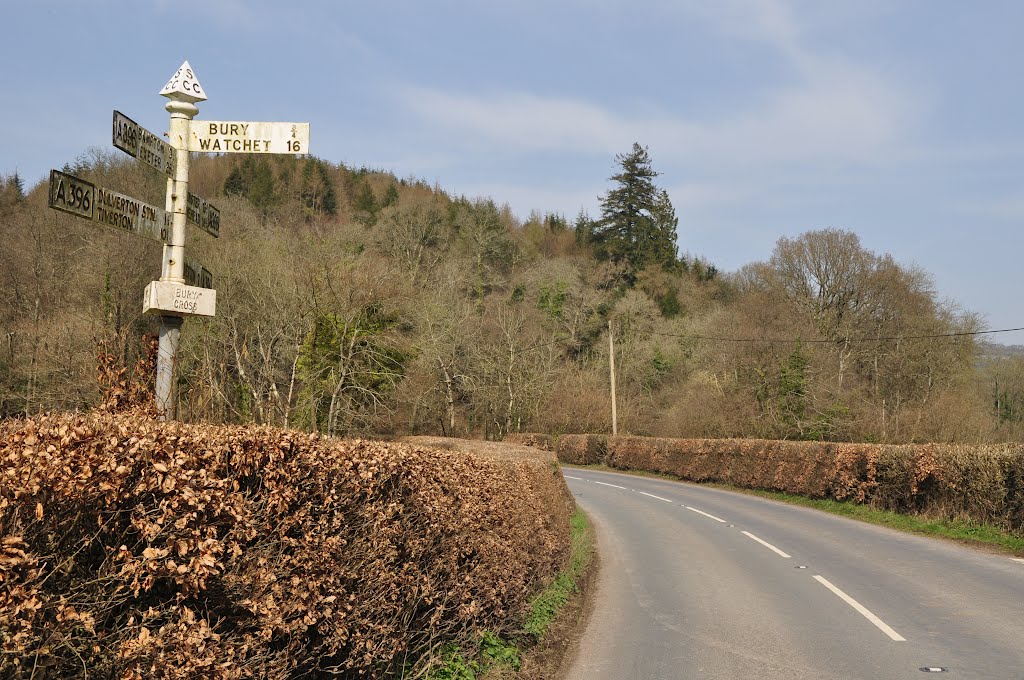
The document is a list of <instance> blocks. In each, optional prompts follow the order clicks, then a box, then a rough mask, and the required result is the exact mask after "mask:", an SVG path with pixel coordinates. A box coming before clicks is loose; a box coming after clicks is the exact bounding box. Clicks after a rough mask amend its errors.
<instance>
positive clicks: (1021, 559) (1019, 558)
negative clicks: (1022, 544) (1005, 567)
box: [1010, 557, 1024, 564]
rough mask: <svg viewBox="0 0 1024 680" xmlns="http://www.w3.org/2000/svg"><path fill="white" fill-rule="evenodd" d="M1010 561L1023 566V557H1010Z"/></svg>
mask: <svg viewBox="0 0 1024 680" xmlns="http://www.w3.org/2000/svg"><path fill="white" fill-rule="evenodd" d="M1010 559H1011V560H1013V561H1014V562H1020V563H1022V564H1024V557H1011V558H1010Z"/></svg>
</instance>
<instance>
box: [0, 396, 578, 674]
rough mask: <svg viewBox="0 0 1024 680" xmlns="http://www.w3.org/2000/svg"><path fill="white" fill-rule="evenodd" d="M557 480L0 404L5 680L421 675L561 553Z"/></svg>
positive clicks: (435, 455) (545, 578)
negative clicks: (4, 409)
mask: <svg viewBox="0 0 1024 680" xmlns="http://www.w3.org/2000/svg"><path fill="white" fill-rule="evenodd" d="M561 484H562V482H561V480H560V477H558V478H557V479H556V478H555V475H554V474H553V472H552V470H551V468H550V465H549V464H548V462H547V461H542V460H539V459H531V458H529V457H522V458H517V457H514V456H507V457H505V458H502V459H494V458H487V457H484V456H481V455H474V454H470V453H466V452H463V451H440V450H437V449H431V448H427V447H423V446H416V445H410V444H403V443H382V442H370V441H339V440H333V439H326V438H322V437H318V436H316V435H305V434H300V433H297V432H293V431H283V430H277V429H272V428H268V427H227V426H218V427H215V426H199V425H183V424H165V423H158V422H156V421H153V420H152V419H150V418H148V417H146V416H145V415H140V414H134V415H133V414H112V413H106V414H104V413H96V414H88V415H72V414H63V415H45V416H39V417H35V418H31V419H27V420H20V421H11V422H6V423H2V424H0V646H2V648H0V677H18V676H19V675H24V677H29V676H30V675H32V673H35V675H34V676H33V677H42V675H43V670H42V669H45V673H46V677H60V678H65V677H85V676H86V675H88V676H89V677H101V678H106V677H109V678H115V677H116V678H124V679H134V678H139V679H141V678H198V677H202V678H250V677H251V678H299V677H327V676H332V677H343V678H344V677H370V678H373V677H386V676H390V675H399V674H405V675H409V676H413V675H416V674H417V673H419V672H420V671H422V670H424V669H425V668H426V667H427V666H428V665H429V664H430V662H431V658H432V656H433V655H435V654H438V653H440V650H442V649H444V648H446V647H448V646H450V645H451V644H453V643H454V644H456V645H458V644H460V642H461V641H464V640H471V641H475V640H478V639H479V632H480V631H483V630H487V631H491V632H493V633H494V634H498V635H500V634H503V633H507V632H511V631H513V630H515V627H516V626H518V625H520V624H521V622H522V620H523V618H524V617H525V615H526V614H527V612H528V611H529V602H530V598H531V597H532V596H533V595H534V594H535V593H536V592H537V591H538V590H540V588H541V587H543V585H545V584H546V583H548V582H550V581H551V579H552V578H553V577H554V575H555V573H556V572H557V570H558V569H559V568H560V567H561V566H562V564H563V563H564V561H565V559H566V557H567V554H568V549H569V545H568V516H567V515H568V510H567V509H566V508H567V497H566V495H565V493H564V486H559V485H561ZM33 669H35V670H33Z"/></svg>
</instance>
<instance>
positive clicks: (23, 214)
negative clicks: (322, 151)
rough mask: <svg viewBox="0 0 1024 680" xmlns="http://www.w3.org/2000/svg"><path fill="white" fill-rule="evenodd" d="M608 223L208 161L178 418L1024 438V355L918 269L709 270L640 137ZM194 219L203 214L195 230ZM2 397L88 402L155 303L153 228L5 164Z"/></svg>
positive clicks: (117, 174) (146, 326)
mask: <svg viewBox="0 0 1024 680" xmlns="http://www.w3.org/2000/svg"><path fill="white" fill-rule="evenodd" d="M609 168H610V169H611V170H612V173H613V174H612V176H611V177H610V179H609V182H608V184H607V185H605V186H595V187H594V193H595V194H600V195H601V206H602V209H601V214H600V215H594V216H590V215H587V214H585V213H581V214H580V215H577V216H575V217H571V218H567V217H566V216H563V215H559V214H550V213H542V212H537V213H533V214H531V215H529V216H528V218H527V219H525V220H522V219H518V218H517V217H516V216H515V215H513V214H512V212H511V211H510V210H509V208H508V207H507V206H503V205H502V204H501V203H499V202H497V201H500V197H495V198H494V199H493V200H492V199H487V198H466V197H462V196H452V195H449V194H448V193H447V192H445V191H444V190H442V189H441V188H440V187H438V186H431V185H429V184H427V183H424V182H422V181H418V180H416V179H408V178H406V179H403V178H398V177H395V176H394V175H393V174H391V173H388V172H385V171H377V170H369V169H365V168H360V169H356V168H349V167H346V166H344V165H335V164H332V163H329V162H326V161H323V160H320V159H316V158H295V157H288V156H272V157H268V156H237V155H228V156H218V157H210V156H197V157H195V158H194V159H193V162H192V171H191V176H190V189H191V190H192V191H194V192H195V193H196V194H198V195H200V196H203V197H204V198H206V199H208V200H210V201H211V202H213V203H214V204H215V205H216V206H217V207H219V208H220V211H221V228H220V238H219V239H213V238H211V237H209V236H208V235H206V234H204V233H202V232H199V231H198V230H194V231H192V232H190V234H189V240H188V243H189V246H188V250H189V254H190V256H191V257H194V258H195V259H197V260H199V261H200V262H201V263H202V264H203V265H204V266H205V267H206V268H207V269H209V270H210V271H211V272H213V275H214V287H215V288H216V290H217V315H216V317H214V318H210V319H202V320H200V319H192V320H190V321H189V322H188V323H186V324H185V326H184V330H183V332H182V351H181V353H180V356H179V365H178V372H177V404H178V411H179V415H180V417H181V418H183V419H185V420H190V421H204V422H213V423H267V424H273V425H278V426H283V427H291V428H298V429H302V430H306V431H316V432H322V433H326V434H331V435H363V434H381V435H383V434H393V433H401V434H427V433H431V434H434V433H436V434H444V435H455V436H476V437H488V438H498V439H500V438H502V437H503V436H505V435H506V434H507V433H509V432H516V431H542V432H550V433H566V432H607V431H610V428H611V409H610V386H609V371H608V364H609V337H608V335H609V332H610V333H611V334H612V336H613V338H614V343H615V362H616V367H617V383H618V384H617V388H618V389H617V391H618V413H619V429H620V431H625V432H630V433H633V434H642V435H653V436H664V437H762V438H782V439H807V440H833V441H876V442H909V441H983V442H990V441H1017V440H1020V439H1021V438H1022V436H1024V425H1022V422H1024V357H1022V356H1021V355H1019V354H1013V353H999V352H991V351H986V350H985V346H983V345H982V344H980V343H979V342H978V341H977V340H976V336H973V335H970V334H971V333H974V332H976V331H978V330H981V327H980V325H979V321H978V320H977V318H976V317H974V316H973V315H972V314H970V313H969V312H966V311H964V310H962V309H959V308H958V307H957V306H956V305H954V304H952V303H950V302H948V301H946V300H944V299H943V298H942V297H941V296H940V295H939V294H938V292H937V291H936V290H935V288H934V286H933V284H932V281H931V279H930V277H929V275H928V273H927V272H925V271H922V270H921V269H919V268H916V267H912V266H906V265H904V264H901V263H899V262H896V261H895V260H894V259H893V258H892V257H890V256H889V255H887V254H884V253H874V252H871V251H869V250H867V249H865V248H864V247H863V246H862V245H861V243H860V241H859V239H858V237H857V236H856V234H854V233H851V232H849V231H844V230H842V229H836V228H825V226H824V225H823V228H822V229H821V230H818V231H812V232H808V233H805V234H802V235H800V236H798V237H795V238H780V239H779V240H778V242H777V243H776V246H775V248H774V250H773V252H772V253H771V255H770V257H769V258H768V259H766V260H765V261H762V262H755V263H751V264H749V265H747V266H745V267H743V268H742V269H741V270H739V271H737V272H731V273H725V272H720V271H718V270H717V269H716V268H715V267H714V266H713V265H712V264H710V263H708V262H706V261H704V260H703V259H701V258H699V257H694V256H691V255H683V256H680V255H679V252H680V248H681V250H682V251H683V252H685V250H686V242H685V234H686V225H685V216H684V219H683V223H682V226H681V228H680V229H679V230H678V233H680V234H681V235H682V236H681V243H677V236H676V234H677V225H678V224H679V222H678V218H677V216H676V215H675V211H674V208H673V206H672V204H671V201H670V199H669V196H668V194H667V193H666V192H665V191H664V190H662V189H660V188H659V187H658V184H657V173H656V171H655V170H654V164H653V163H652V160H651V158H650V156H649V154H648V152H647V150H646V149H644V148H643V147H641V146H639V145H634V147H633V149H632V150H631V151H627V152H624V153H623V154H620V155H619V156H617V157H616V158H615V159H614V160H613V159H609ZM64 170H65V171H66V172H69V173H71V174H74V175H76V176H79V177H81V178H83V179H87V180H89V181H92V182H94V183H96V184H99V185H103V186H106V187H109V188H111V189H114V190H116V191H119V192H121V193H124V194H128V195H131V196H135V197H138V198H140V199H142V200H144V201H147V202H149V203H154V204H157V205H162V203H163V196H164V190H165V186H164V181H163V179H162V178H161V177H158V176H157V174H156V173H155V172H154V171H153V170H151V169H149V168H146V167H144V166H141V165H140V164H138V163H137V162H136V161H133V160H129V159H127V158H124V157H121V156H115V155H113V154H109V153H106V152H102V151H91V152H90V153H88V154H86V155H84V156H82V157H80V158H79V159H77V160H76V161H75V162H74V163H70V164H68V165H67V166H66V167H65V168H64ZM189 229H190V230H192V229H193V227H189ZM0 238H2V242H3V244H4V246H3V248H2V249H0V282H2V285H3V288H4V290H5V292H6V304H4V305H3V306H2V307H0V415H2V416H8V417H9V416H18V415H25V414H35V413H38V412H42V411H47V410H58V409H59V410H75V409H84V408H88V407H90V406H91V405H93V404H95V403H96V401H97V400H98V398H99V396H98V395H99V391H98V387H97V383H96V380H95V373H96V356H97V354H98V353H99V352H104V353H109V354H111V355H113V356H114V357H115V358H116V360H117V361H118V362H120V363H122V364H123V365H124V366H131V365H133V364H134V363H135V362H136V360H137V359H138V357H139V356H140V354H141V353H143V352H144V351H145V342H144V340H143V336H144V335H145V334H147V333H153V332H155V330H156V328H157V322H156V320H155V319H154V318H151V317H148V316H144V315H143V314H142V291H143V288H144V287H145V286H146V284H147V283H149V282H150V281H151V280H153V279H155V278H157V277H158V276H159V271H160V246H159V245H158V244H156V243H153V242H151V241H145V240H143V239H138V238H136V237H134V236H132V235H130V234H128V233H125V232H120V231H117V230H115V229H110V228H99V227H96V226H95V225H92V224H89V223H86V222H85V221H83V220H78V219H76V218H75V217H73V216H70V215H67V214H64V213H59V212H57V211H54V210H51V209H49V208H48V207H47V185H46V184H45V183H41V184H40V185H38V186H35V187H25V186H24V185H23V183H22V181H21V180H20V179H19V178H18V177H17V176H16V175H11V176H7V177H5V178H3V179H2V180H0Z"/></svg>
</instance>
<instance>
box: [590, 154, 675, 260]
mask: <svg viewBox="0 0 1024 680" xmlns="http://www.w3.org/2000/svg"><path fill="white" fill-rule="evenodd" d="M615 161H616V163H618V165H619V167H620V168H621V170H620V172H618V173H617V174H615V175H612V177H611V178H610V179H611V181H613V182H615V183H616V186H615V188H613V189H611V190H609V191H608V193H607V194H605V195H604V196H603V197H601V219H600V220H598V221H597V222H595V223H594V225H593V231H592V233H591V236H590V242H591V244H592V245H593V246H594V253H595V255H597V257H599V258H600V259H605V260H611V261H612V262H616V263H622V264H624V265H625V266H626V269H627V272H628V275H629V277H630V278H634V277H635V275H636V273H637V272H639V271H640V270H641V269H643V268H644V267H645V266H647V265H650V264H657V265H661V266H662V267H665V268H672V267H674V266H675V265H676V262H677V260H676V226H677V225H678V223H679V220H678V219H676V215H675V209H674V208H673V207H672V202H671V200H669V197H668V193H667V192H666V191H665V190H664V189H659V188H658V187H657V186H655V184H654V178H655V177H657V176H658V174H659V173H657V172H655V171H654V170H653V169H652V168H651V157H650V155H649V154H648V152H647V148H646V147H643V146H640V145H639V144H637V143H635V142H634V143H633V150H632V152H630V153H628V154H618V155H616V156H615Z"/></svg>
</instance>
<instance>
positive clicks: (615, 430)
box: [608, 319, 619, 437]
mask: <svg viewBox="0 0 1024 680" xmlns="http://www.w3.org/2000/svg"><path fill="white" fill-rule="evenodd" d="M608 369H609V371H610V373H611V379H612V436H613V437H614V436H615V435H617V434H619V418H618V414H617V413H616V410H615V340H614V338H612V320H611V319H608Z"/></svg>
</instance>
